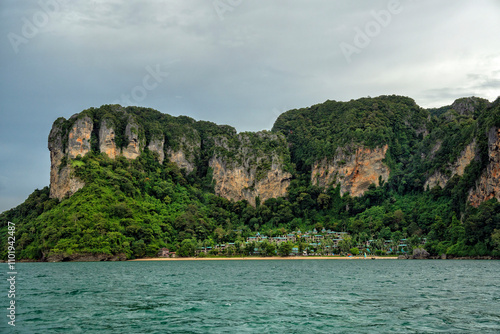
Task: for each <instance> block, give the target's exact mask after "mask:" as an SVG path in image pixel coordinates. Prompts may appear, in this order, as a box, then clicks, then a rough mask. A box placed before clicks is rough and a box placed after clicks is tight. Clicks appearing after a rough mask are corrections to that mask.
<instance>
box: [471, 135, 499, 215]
mask: <svg viewBox="0 0 500 334" xmlns="http://www.w3.org/2000/svg"><path fill="white" fill-rule="evenodd" d="M488 156H489V161H488V166H487V167H486V170H485V171H484V172H483V174H482V175H481V178H480V179H479V181H478V182H477V183H476V187H475V188H473V189H471V191H470V193H469V198H468V200H469V201H470V203H471V205H473V206H475V207H477V206H479V204H481V203H482V202H484V201H487V200H489V199H491V198H493V197H496V198H497V199H498V200H500V129H499V128H497V127H492V128H491V129H490V131H489V132H488Z"/></svg>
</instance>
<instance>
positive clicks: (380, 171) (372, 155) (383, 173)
mask: <svg viewBox="0 0 500 334" xmlns="http://www.w3.org/2000/svg"><path fill="white" fill-rule="evenodd" d="M387 149H388V145H384V146H382V147H376V148H373V149H370V148H367V147H358V148H357V149H355V150H354V152H351V151H352V150H350V149H346V148H340V149H338V150H337V154H336V155H335V157H334V158H333V159H330V160H329V159H323V160H321V161H317V162H316V163H315V164H314V165H313V167H312V173H311V182H312V183H313V184H315V185H317V186H319V187H322V188H326V187H328V186H330V185H333V186H334V187H335V186H336V185H337V183H340V193H341V194H342V195H343V194H344V193H346V192H348V193H349V194H350V195H351V196H354V197H357V196H361V195H363V194H364V193H365V191H367V190H368V187H369V186H370V185H371V184H375V185H377V186H378V185H379V182H380V180H383V181H384V182H385V181H387V180H388V179H389V174H390V169H389V167H388V166H387V165H386V164H385V163H384V162H383V160H384V159H385V155H386V153H387Z"/></svg>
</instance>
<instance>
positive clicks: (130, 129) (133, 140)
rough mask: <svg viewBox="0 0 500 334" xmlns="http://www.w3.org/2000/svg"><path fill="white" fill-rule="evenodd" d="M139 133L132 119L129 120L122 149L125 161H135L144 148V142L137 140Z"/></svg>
mask: <svg viewBox="0 0 500 334" xmlns="http://www.w3.org/2000/svg"><path fill="white" fill-rule="evenodd" d="M139 131H140V129H139V125H138V124H137V123H136V122H135V121H134V120H133V119H132V118H129V121H128V123H127V127H126V128H125V140H127V145H126V146H125V147H124V148H123V149H122V155H123V156H124V157H125V158H127V159H131V160H133V159H136V158H137V157H138V156H139V155H141V152H142V151H143V150H144V147H145V146H146V144H145V143H144V140H140V139H139Z"/></svg>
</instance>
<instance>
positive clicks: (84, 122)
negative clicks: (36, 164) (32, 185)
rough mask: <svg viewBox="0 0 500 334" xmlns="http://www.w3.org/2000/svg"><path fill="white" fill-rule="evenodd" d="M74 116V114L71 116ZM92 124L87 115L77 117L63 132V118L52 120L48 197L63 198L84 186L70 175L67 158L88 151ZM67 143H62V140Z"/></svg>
mask: <svg viewBox="0 0 500 334" xmlns="http://www.w3.org/2000/svg"><path fill="white" fill-rule="evenodd" d="M73 117H75V116H73ZM93 127H94V124H93V122H92V120H91V119H90V118H89V117H83V118H80V119H77V120H76V121H75V122H74V124H73V126H72V127H71V130H70V131H69V133H64V120H63V119H59V120H57V121H56V122H54V125H53V126H52V130H51V131H50V135H49V146H48V147H49V150H50V162H51V166H50V167H51V168H50V197H51V198H59V199H63V198H64V197H66V196H71V195H73V194H74V193H75V192H77V191H78V190H80V189H81V188H83V187H84V186H85V183H83V182H82V181H81V180H79V179H78V178H76V177H75V176H73V175H72V170H71V166H70V165H69V164H68V163H67V159H68V158H70V159H74V158H76V157H77V156H78V155H81V156H84V155H85V154H87V153H88V152H89V151H90V137H91V134H92V130H93ZM65 140H66V141H67V144H66V145H64V141H65Z"/></svg>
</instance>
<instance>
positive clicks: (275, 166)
mask: <svg viewBox="0 0 500 334" xmlns="http://www.w3.org/2000/svg"><path fill="white" fill-rule="evenodd" d="M249 136H250V134H239V135H237V142H238V144H237V145H236V147H231V148H229V146H228V144H227V141H226V140H225V138H222V139H219V140H216V146H217V147H218V148H221V149H222V150H221V151H219V154H216V155H215V156H213V157H212V158H211V159H210V161H209V166H210V167H211V168H212V171H213V179H214V181H215V193H216V194H217V195H219V196H222V197H225V198H227V199H230V200H234V201H241V200H247V201H248V202H249V203H250V204H251V205H253V206H255V205H256V201H255V198H256V197H259V198H260V201H261V202H262V203H263V202H264V201H266V200H267V199H269V198H276V197H282V196H285V194H286V191H287V188H288V186H289V185H290V178H291V177H292V175H291V174H290V173H289V172H286V171H285V170H284V164H283V157H280V155H279V154H278V153H277V151H272V152H263V151H261V150H258V149H255V147H254V146H252V145H251V144H250V140H249ZM256 136H259V137H260V139H263V138H265V140H270V141H274V142H276V143H277V144H276V145H286V144H285V142H284V141H280V140H282V139H283V138H281V137H280V138H279V137H278V135H276V134H271V133H267V132H266V133H264V132H258V133H257V134H256ZM220 152H228V153H229V154H226V155H224V154H222V153H220Z"/></svg>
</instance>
